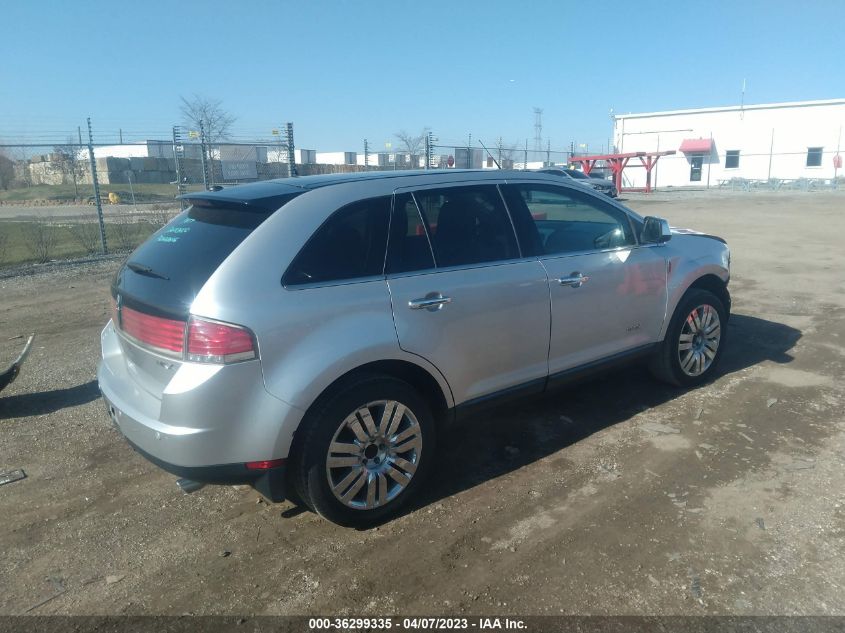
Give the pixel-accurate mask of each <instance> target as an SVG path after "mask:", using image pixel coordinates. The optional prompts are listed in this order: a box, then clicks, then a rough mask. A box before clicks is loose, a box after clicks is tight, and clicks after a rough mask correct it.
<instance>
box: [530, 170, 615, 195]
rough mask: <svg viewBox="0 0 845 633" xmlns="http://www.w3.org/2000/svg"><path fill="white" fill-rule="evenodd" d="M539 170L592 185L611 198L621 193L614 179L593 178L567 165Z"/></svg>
mask: <svg viewBox="0 0 845 633" xmlns="http://www.w3.org/2000/svg"><path fill="white" fill-rule="evenodd" d="M538 171H540V172H541V173H544V174H551V175H552V176H560V177H563V178H571V179H572V180H576V181H578V183H579V184H582V185H584V186H587V187H591V188H593V189H595V190H596V191H598V192H600V193H603V194H605V195H607V196H610V197H611V198H615V197H616V196H617V195H619V192H618V191H617V190H616V185H615V184H613V181H612V180H606V179H604V178H600V177H599V178H591V177H590V176H588V175H587V174H585V173H584V172H583V171H579V170H577V169H569V168H565V167H544V168H543V169H540V170H538Z"/></svg>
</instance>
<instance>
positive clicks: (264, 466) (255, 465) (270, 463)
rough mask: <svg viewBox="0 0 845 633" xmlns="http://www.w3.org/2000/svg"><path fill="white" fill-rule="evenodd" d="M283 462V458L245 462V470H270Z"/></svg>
mask: <svg viewBox="0 0 845 633" xmlns="http://www.w3.org/2000/svg"><path fill="white" fill-rule="evenodd" d="M284 463H285V460H284V459H267V460H264V461H262V462H247V463H246V467H247V470H270V469H271V468H276V466H282V465H283V464H284Z"/></svg>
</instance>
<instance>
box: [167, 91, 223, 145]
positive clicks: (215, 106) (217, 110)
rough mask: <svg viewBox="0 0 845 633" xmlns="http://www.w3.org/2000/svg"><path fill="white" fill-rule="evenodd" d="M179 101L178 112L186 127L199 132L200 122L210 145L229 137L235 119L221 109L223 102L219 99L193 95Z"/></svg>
mask: <svg viewBox="0 0 845 633" xmlns="http://www.w3.org/2000/svg"><path fill="white" fill-rule="evenodd" d="M180 99H182V105H181V107H180V110H181V112H182V118H183V119H184V123H185V125H186V126H188V127H189V128H191V129H193V130H199V129H200V122H202V125H203V127H204V128H205V136H206V139H207V140H208V142H210V143H216V142H217V141H222V140H224V139H226V138H228V137H229V134H230V133H231V131H232V125H234V123H235V121H236V120H237V119H236V118H235V117H234V116H232V115H231V114H229V113H228V112H227V111H226V110H224V109H223V102H222V101H221V100H220V99H211V98H209V97H205V96H202V95H198V94H194V96H193V97H192V98H190V99H186V98H185V97H180Z"/></svg>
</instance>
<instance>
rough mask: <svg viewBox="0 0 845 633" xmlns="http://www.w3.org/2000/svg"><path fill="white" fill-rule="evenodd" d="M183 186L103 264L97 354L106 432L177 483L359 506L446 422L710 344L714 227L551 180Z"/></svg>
mask: <svg viewBox="0 0 845 633" xmlns="http://www.w3.org/2000/svg"><path fill="white" fill-rule="evenodd" d="M187 199H188V202H189V203H190V206H189V207H188V208H187V209H186V210H185V211H184V212H182V213H181V214H180V215H178V216H177V217H176V218H175V219H174V220H173V221H172V222H170V223H169V224H168V225H167V226H165V227H164V228H162V229H161V230H160V231H158V232H157V233H156V234H155V235H153V236H152V237H151V238H150V239H149V240H148V241H147V242H146V243H144V244H143V245H142V246H140V247H139V248H138V249H137V250H136V251H135V252H134V253H132V255H130V256H129V258H128V259H127V261H126V262H125V264H124V265H123V266H122V267H121V268H120V270H119V271H118V273H117V274H116V276H115V278H114V281H113V284H112V288H111V292H112V297H113V298H114V306H113V308H114V311H113V315H112V319H111V321H110V322H109V323H108V325H106V327H105V329H104V330H103V332H102V362H101V363H100V366H99V371H98V379H99V383H100V389H101V391H102V393H103V397H104V398H105V401H106V404H107V406H108V410H109V412H110V414H111V417H112V419H113V421H114V422H115V424H116V425H117V426H118V427H119V429H120V431H121V432H122V433H123V435H124V436H125V437H126V439H127V440H128V441H129V442H130V443H131V444H132V445H133V446H134V447H135V448H136V449H137V450H138V452H140V453H141V454H143V455H144V456H146V457H147V458H148V459H150V460H151V461H153V462H154V463H156V464H158V465H160V466H161V467H162V468H164V469H166V470H168V471H170V472H172V473H174V474H176V475H178V476H180V477H182V478H183V479H182V480H180V483H181V484H182V486H183V487H184V489H187V490H190V489H191V488H195V487H197V486H199V484H201V483H235V482H241V483H244V482H247V483H251V484H252V485H253V486H254V487H255V488H256V489H257V490H259V491H260V492H261V493H262V494H264V495H265V496H267V497H268V498H269V499H271V500H274V501H278V500H282V499H284V498H285V497H286V496H287V497H289V498H293V499H298V500H300V501H301V502H303V503H304V504H306V505H307V506H309V507H310V508H312V509H313V510H315V511H317V512H318V513H320V514H321V515H323V516H324V517H326V518H328V519H330V520H332V521H335V522H337V523H341V524H344V525H366V524H372V523H374V522H377V521H381V520H384V519H385V518H386V517H387V516H388V515H391V514H393V513H395V512H396V511H397V509H398V508H399V507H400V506H401V505H402V504H403V503H405V502H406V501H407V500H408V499H409V498H410V497H411V496H412V495H413V494H414V492H415V491H416V489H417V488H418V487H419V485H420V484H421V483H422V480H423V478H424V476H425V474H426V471H427V470H429V469H430V468H431V466H432V463H433V460H434V457H435V447H436V444H437V440H436V438H437V434H438V431H440V430H441V429H443V428H445V427H446V426H447V425H449V424H452V423H453V422H454V421H455V420H456V419H458V418H460V417H463V416H465V415H467V414H470V413H471V412H474V411H478V410H479V409H481V408H483V407H489V406H493V405H495V404H496V403H499V402H500V401H502V400H503V399H506V398H512V397H514V396H522V395H530V394H538V393H541V392H544V391H547V390H550V389H553V388H554V387H556V386H559V385H561V384H563V383H565V382H567V381H569V380H571V379H573V378H575V377H578V376H581V375H583V374H584V373H585V372H591V371H594V370H596V369H598V368H602V367H605V366H609V365H615V364H617V363H619V362H620V361H625V360H631V359H636V358H647V359H648V360H649V362H650V366H651V368H652V370H653V371H654V373H655V374H656V375H657V376H658V377H660V378H661V379H664V380H667V381H669V382H671V383H674V384H676V385H681V386H685V387H691V386H695V385H698V384H700V383H702V382H704V381H706V380H707V379H708V378H710V377H711V376H712V375H713V372H714V370H715V368H716V365H717V363H718V361H719V357H720V356H721V354H722V351H723V347H724V340H725V325H726V322H727V319H728V314H729V310H730V297H729V294H728V290H727V284H728V279H729V267H730V253H729V250H728V247H727V246H726V245H725V242H724V241H723V240H721V239H719V238H715V237H712V236H709V235H703V234H700V233H694V232H692V231H679V230H676V229H673V230H671V231H670V229H669V225H668V224H667V223H666V221H665V220H660V219H657V218H645V219H643V218H641V217H640V216H638V215H637V214H636V213H634V212H633V211H631V210H630V209H627V208H626V207H624V206H622V205H621V204H618V203H616V202H614V201H612V200H610V199H608V198H607V197H606V196H602V195H599V194H596V193H593V192H592V191H590V190H587V189H585V188H583V187H579V186H574V185H568V184H567V183H566V182H564V181H563V180H562V179H560V178H556V177H554V176H550V175H545V174H539V173H530V172H508V171H460V170H446V171H428V172H385V173H367V174H346V175H331V176H309V177H304V178H294V179H284V180H275V181H267V182H261V183H256V184H250V185H243V186H238V187H232V188H229V189H224V190H222V191H216V192H201V193H193V194H188V195H187ZM286 493H287V495H286Z"/></svg>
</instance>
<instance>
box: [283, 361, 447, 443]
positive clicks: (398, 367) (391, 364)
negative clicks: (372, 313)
mask: <svg viewBox="0 0 845 633" xmlns="http://www.w3.org/2000/svg"><path fill="white" fill-rule="evenodd" d="M373 374H379V375H383V376H393V377H394V378H399V379H400V380H404V381H405V382H407V383H408V384H409V385H411V386H412V387H414V389H416V390H417V391H419V392H420V395H422V397H423V398H425V400H426V402H428V403H429V405H430V406H431V413H432V415H433V416H434V420H435V422H436V423H437V425H438V426H441V425H442V424H443V423H445V422H447V421H448V419H449V417H448V416H449V405H448V404H447V402H446V397H445V396H444V395H443V391H442V390H441V389H440V385H439V384H438V382H437V380H436V379H435V378H434V376H432V375H431V374H430V373H428V372H427V371H426V370H425V369H423V368H422V367H420V366H419V365H414V364H413V363H409V362H407V361H402V360H381V361H374V362H372V363H367V364H366V365H361V366H360V367H356V368H355V369H353V370H351V371H349V372H347V373H345V374H344V375H342V376H340V377H339V378H337V379H336V380H335V381H334V382H332V383H331V384H330V385H329V386H328V387H326V388H325V389H324V390H323V392H322V393H321V394H320V395H319V396H318V397H317V399H316V400H315V401H314V402H313V403H311V406H310V407H308V411H311V410H313V409H315V408H316V407H319V406H320V405H321V404H322V403H323V402H324V401H325V400H326V398H330V397H331V396H332V394H334V393H335V392H336V391H337V390H338V389H342V388H343V387H344V386H345V385H347V384H348V383H349V382H351V381H354V380H356V379H357V378H359V377H360V376H362V375H373ZM306 417H307V413H306ZM301 429H302V424H300V426H299V428H298V429H297V430H296V431H295V432H294V435H293V442H292V443H291V453H292V454H293V453H294V451H295V447H296V446H297V445H298V440H299V439H300V437H301V435H302V434H301V433H300V431H301Z"/></svg>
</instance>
